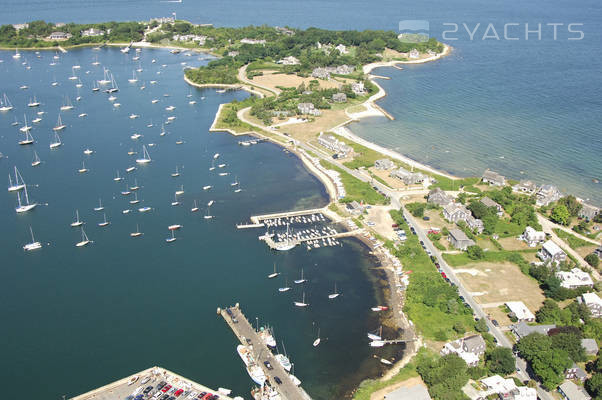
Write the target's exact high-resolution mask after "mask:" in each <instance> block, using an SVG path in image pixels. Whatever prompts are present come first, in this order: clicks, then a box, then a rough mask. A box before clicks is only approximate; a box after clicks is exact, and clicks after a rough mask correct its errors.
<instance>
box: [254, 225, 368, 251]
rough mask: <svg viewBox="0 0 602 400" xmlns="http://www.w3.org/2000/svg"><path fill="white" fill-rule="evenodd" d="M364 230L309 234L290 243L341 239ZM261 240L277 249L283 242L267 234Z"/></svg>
mask: <svg viewBox="0 0 602 400" xmlns="http://www.w3.org/2000/svg"><path fill="white" fill-rule="evenodd" d="M362 232H364V231H363V230H362V229H356V230H353V231H348V232H338V233H332V234H328V235H321V236H309V237H306V238H291V239H290V240H289V243H291V244H292V243H295V246H297V245H299V244H301V243H304V242H311V241H313V240H322V239H339V238H344V237H349V236H355V235H359V234H360V233H362ZM259 240H263V241H265V242H266V243H267V245H268V246H269V247H270V248H271V249H276V248H277V247H278V245H279V244H281V242H276V241H274V239H272V238H271V237H270V236H266V235H263V236H260V237H259Z"/></svg>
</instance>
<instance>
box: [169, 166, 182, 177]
mask: <svg viewBox="0 0 602 400" xmlns="http://www.w3.org/2000/svg"><path fill="white" fill-rule="evenodd" d="M171 176H172V177H173V178H177V177H178V176H180V171H178V166H177V165H176V172H172V173H171Z"/></svg>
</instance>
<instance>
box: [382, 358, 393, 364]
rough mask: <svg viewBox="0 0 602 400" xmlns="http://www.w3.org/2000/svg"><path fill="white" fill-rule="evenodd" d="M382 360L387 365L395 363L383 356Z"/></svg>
mask: <svg viewBox="0 0 602 400" xmlns="http://www.w3.org/2000/svg"><path fill="white" fill-rule="evenodd" d="M380 362H381V363H383V364H385V365H393V363H392V362H391V361H389V360H387V359H386V358H381V359H380Z"/></svg>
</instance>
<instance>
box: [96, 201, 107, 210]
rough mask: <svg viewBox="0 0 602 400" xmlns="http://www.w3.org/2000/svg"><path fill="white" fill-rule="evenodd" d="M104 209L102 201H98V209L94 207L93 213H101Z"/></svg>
mask: <svg viewBox="0 0 602 400" xmlns="http://www.w3.org/2000/svg"><path fill="white" fill-rule="evenodd" d="M104 209H105V208H104V207H103V206H102V200H101V199H98V207H94V211H102V210H104Z"/></svg>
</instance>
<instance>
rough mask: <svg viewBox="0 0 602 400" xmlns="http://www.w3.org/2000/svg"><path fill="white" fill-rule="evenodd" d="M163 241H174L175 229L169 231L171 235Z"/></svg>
mask: <svg viewBox="0 0 602 400" xmlns="http://www.w3.org/2000/svg"><path fill="white" fill-rule="evenodd" d="M165 241H166V242H167V243H171V242H175V241H176V234H175V231H173V230H172V231H171V237H168V238H167V239H165Z"/></svg>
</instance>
